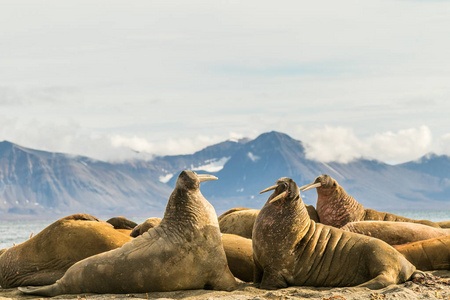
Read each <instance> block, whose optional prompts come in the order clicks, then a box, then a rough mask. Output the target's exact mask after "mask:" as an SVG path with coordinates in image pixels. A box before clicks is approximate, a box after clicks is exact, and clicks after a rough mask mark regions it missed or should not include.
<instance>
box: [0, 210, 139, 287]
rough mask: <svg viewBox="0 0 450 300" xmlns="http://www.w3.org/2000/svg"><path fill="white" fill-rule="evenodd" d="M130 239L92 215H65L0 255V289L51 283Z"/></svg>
mask: <svg viewBox="0 0 450 300" xmlns="http://www.w3.org/2000/svg"><path fill="white" fill-rule="evenodd" d="M131 240H132V238H131V237H129V236H126V235H124V234H122V233H120V232H118V231H116V230H115V229H114V228H113V226H112V225H111V224H109V223H106V222H102V221H100V220H99V219H97V218H96V217H94V216H91V215H87V214H75V215H71V216H67V217H65V218H62V219H59V220H58V221H56V222H54V223H52V224H50V225H49V226H47V227H46V228H44V229H43V230H42V231H41V232H39V233H38V234H36V235H35V236H33V237H32V238H30V239H29V240H27V241H25V242H23V243H21V244H18V245H16V246H14V247H11V248H9V249H6V251H5V252H4V253H3V254H2V255H1V256H0V286H2V287H3V288H12V287H17V286H24V285H46V284H52V283H54V282H55V281H56V280H58V279H59V278H61V277H62V276H63V275H64V273H65V272H66V270H67V269H68V268H69V267H70V266H72V265H73V264H74V263H76V262H78V261H80V260H82V259H84V258H86V257H89V256H92V255H95V254H98V253H102V252H106V251H109V250H112V249H116V248H119V247H121V246H122V245H123V244H125V243H127V242H129V241H131Z"/></svg>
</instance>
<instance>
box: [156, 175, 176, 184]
mask: <svg viewBox="0 0 450 300" xmlns="http://www.w3.org/2000/svg"><path fill="white" fill-rule="evenodd" d="M172 177H173V174H166V175H164V176H159V181H160V182H162V183H168V182H169V180H170V179H172Z"/></svg>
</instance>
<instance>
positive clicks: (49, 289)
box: [18, 283, 61, 297]
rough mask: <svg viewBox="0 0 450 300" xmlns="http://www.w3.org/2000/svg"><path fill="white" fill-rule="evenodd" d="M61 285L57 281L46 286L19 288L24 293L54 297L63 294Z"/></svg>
mask: <svg viewBox="0 0 450 300" xmlns="http://www.w3.org/2000/svg"><path fill="white" fill-rule="evenodd" d="M59 287H60V286H59V285H58V284H57V283H55V284H51V285H44V286H20V287H18V289H19V291H21V292H22V293H24V294H32V295H40V296H48V297H53V296H56V295H59V294H61V291H60V288H59Z"/></svg>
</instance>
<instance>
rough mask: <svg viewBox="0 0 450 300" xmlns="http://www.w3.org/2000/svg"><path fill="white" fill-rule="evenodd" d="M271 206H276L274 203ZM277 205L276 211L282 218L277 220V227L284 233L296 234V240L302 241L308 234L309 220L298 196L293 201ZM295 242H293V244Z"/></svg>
mask: <svg viewBox="0 0 450 300" xmlns="http://www.w3.org/2000/svg"><path fill="white" fill-rule="evenodd" d="M273 204H275V205H277V204H276V202H274V203H273ZM278 205H279V207H278V208H277V210H279V214H280V215H282V216H283V217H282V218H279V219H278V221H277V223H279V224H278V225H277V226H280V227H281V228H283V231H284V232H285V233H290V232H297V234H296V240H300V239H302V238H303V236H304V235H306V234H307V233H308V230H309V226H310V224H311V220H310V218H309V214H308V210H307V209H306V207H305V204H304V203H303V201H302V200H301V199H300V196H298V195H297V196H296V197H295V199H293V200H290V201H285V202H280V203H279V204H278ZM296 242H297V241H293V243H296Z"/></svg>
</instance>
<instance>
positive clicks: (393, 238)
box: [341, 221, 450, 246]
mask: <svg viewBox="0 0 450 300" xmlns="http://www.w3.org/2000/svg"><path fill="white" fill-rule="evenodd" d="M341 229H342V230H345V231H350V232H354V233H359V234H364V235H368V236H371V237H374V238H377V239H380V240H382V241H385V242H386V243H388V244H389V245H391V246H393V245H402V244H407V243H413V242H417V241H423V240H428V239H432V238H435V237H440V236H446V235H449V234H450V230H449V229H445V228H436V227H431V226H427V225H423V224H418V223H410V222H390V221H360V222H350V223H347V224H346V225H344V226H342V227H341Z"/></svg>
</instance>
